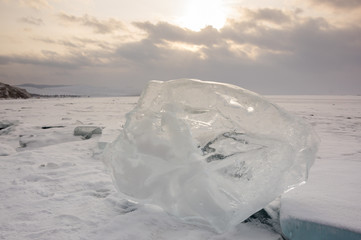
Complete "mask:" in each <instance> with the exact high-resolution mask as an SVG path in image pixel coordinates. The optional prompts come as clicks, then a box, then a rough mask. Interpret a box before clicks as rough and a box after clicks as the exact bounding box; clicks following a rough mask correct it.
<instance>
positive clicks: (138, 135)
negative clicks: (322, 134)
mask: <svg viewBox="0 0 361 240" xmlns="http://www.w3.org/2000/svg"><path fill="white" fill-rule="evenodd" d="M317 146H318V140H317V137H316V136H315V134H314V132H313V130H312V127H311V126H310V125H308V124H307V123H306V122H305V121H304V120H302V119H300V118H298V117H295V116H293V115H291V114H288V113H287V112H286V111H284V110H282V109H280V108H279V107H278V106H276V105H274V104H272V103H270V102H269V101H267V100H266V99H265V98H262V97H261V96H259V95H257V94H255V93H253V92H250V91H247V90H245V89H242V88H239V87H236V86H233V85H227V84H221V83H215V82H203V81H199V80H190V79H180V80H172V81H168V82H160V81H152V82H150V83H149V85H148V87H147V88H146V89H145V91H144V92H143V94H142V96H141V97H140V99H139V101H138V104H137V106H136V107H135V109H134V110H133V111H131V112H130V113H129V114H128V115H127V122H126V124H125V127H124V130H123V131H122V133H121V134H120V136H119V138H118V139H117V140H116V141H115V142H114V143H112V144H111V145H110V146H109V147H108V148H107V149H106V152H105V159H106V160H107V162H108V164H109V166H110V168H111V171H112V175H113V178H114V180H115V184H116V186H117V188H118V189H119V191H120V192H122V193H124V194H125V195H127V196H129V197H131V198H132V199H133V200H135V201H140V202H142V203H151V204H156V205H158V206H160V207H161V208H163V209H164V210H166V211H167V212H169V213H171V214H172V215H174V216H178V217H181V218H183V219H186V220H188V221H191V222H197V223H205V224H210V225H211V226H213V227H214V228H215V229H216V230H217V231H218V232H224V231H227V230H229V229H230V228H232V227H234V226H236V225H238V224H239V223H241V222H242V221H243V220H245V219H247V218H248V217H249V216H251V215H252V214H253V213H255V212H257V211H258V210H260V209H262V208H263V207H265V206H266V205H267V204H269V203H270V202H271V201H273V200H274V199H275V198H277V197H278V196H279V195H281V194H282V193H283V192H285V191H287V190H289V189H291V188H293V187H295V186H297V185H299V184H301V183H303V182H305V180H306V179H307V176H308V171H309V168H310V167H311V165H312V164H313V162H314V159H315V154H316V151H317Z"/></svg>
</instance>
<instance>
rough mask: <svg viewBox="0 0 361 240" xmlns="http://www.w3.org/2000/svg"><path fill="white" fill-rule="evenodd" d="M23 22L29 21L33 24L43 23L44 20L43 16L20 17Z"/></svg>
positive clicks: (28, 22)
mask: <svg viewBox="0 0 361 240" xmlns="http://www.w3.org/2000/svg"><path fill="white" fill-rule="evenodd" d="M20 21H21V22H24V23H27V24H31V25H37V26H40V25H43V24H44V22H43V20H42V19H41V18H35V17H23V18H21V19H20Z"/></svg>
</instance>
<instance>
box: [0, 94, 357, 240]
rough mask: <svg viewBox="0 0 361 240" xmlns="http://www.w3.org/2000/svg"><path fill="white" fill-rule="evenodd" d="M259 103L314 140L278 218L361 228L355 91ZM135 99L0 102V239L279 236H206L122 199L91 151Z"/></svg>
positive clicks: (253, 228)
mask: <svg viewBox="0 0 361 240" xmlns="http://www.w3.org/2000/svg"><path fill="white" fill-rule="evenodd" d="M268 99H270V100H271V101H272V102H274V103H277V104H279V105H280V106H281V107H283V108H285V109H286V110H288V111H290V112H293V113H294V114H296V115H298V116H300V117H302V118H305V119H306V121H308V122H309V123H311V124H312V125H313V126H314V128H315V130H316V132H317V133H318V135H319V137H320V139H321V144H320V150H319V152H318V157H317V160H316V163H315V165H314V166H313V168H311V172H310V177H309V181H308V183H307V184H305V185H303V186H301V187H299V188H297V189H295V190H292V191H290V192H288V193H287V194H284V195H283V196H282V201H281V203H282V206H281V221H282V222H283V224H284V225H287V224H288V223H290V221H289V220H290V219H291V220H294V219H297V220H300V221H306V222H315V223H318V224H322V225H326V226H332V227H337V228H340V229H345V230H347V231H350V232H358V233H361V204H360V202H361V188H360V187H359V184H360V182H361V174H360V171H361V147H360V146H361V97H355V96H342V97H340V96H268ZM136 101H137V98H136V97H122V98H77V99H72V98H64V99H29V100H2V101H0V129H1V130H0V174H1V178H0V239H280V236H279V234H277V233H275V232H273V231H272V230H270V229H268V228H265V227H264V226H257V225H255V224H250V223H247V224H240V225H239V226H238V227H237V228H236V229H234V230H232V231H229V232H226V233H224V234H221V235H220V234H216V233H215V232H214V230H212V229H209V228H207V227H205V226H199V225H192V224H188V223H184V222H182V221H180V220H179V219H177V218H175V217H172V216H169V215H168V214H166V213H165V212H163V211H162V210H161V209H158V208H156V207H154V206H148V205H145V206H144V205H137V204H136V203H132V202H129V201H126V200H124V199H122V198H121V196H120V195H119V194H118V193H117V192H116V190H115V188H114V185H113V183H112V180H111V177H110V174H109V173H108V172H107V170H106V169H105V167H104V164H103V162H102V161H101V160H100V159H99V153H100V152H101V148H103V147H104V145H105V144H106V143H107V142H110V141H113V140H114V139H115V138H116V137H117V136H118V134H119V132H120V129H121V128H122V124H124V122H125V117H124V115H125V113H127V112H128V111H130V110H131V109H132V108H133V107H134V106H135V104H136ZM78 126H96V127H101V128H102V135H94V136H92V137H91V138H90V139H87V140H84V139H83V138H82V137H81V136H73V132H74V129H75V128H76V127H78ZM293 234H297V233H293ZM286 235H287V233H286ZM288 235H289V233H288Z"/></svg>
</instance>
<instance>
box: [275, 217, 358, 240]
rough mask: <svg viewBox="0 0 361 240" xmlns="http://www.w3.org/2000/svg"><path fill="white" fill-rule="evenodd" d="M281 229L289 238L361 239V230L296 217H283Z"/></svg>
mask: <svg viewBox="0 0 361 240" xmlns="http://www.w3.org/2000/svg"><path fill="white" fill-rule="evenodd" d="M281 229H282V232H283V234H284V236H285V237H286V238H287V239H289V240H341V239H345V240H361V232H354V231H352V230H348V229H344V228H339V227H335V226H330V225H325V224H320V223H315V222H311V221H305V220H300V219H294V218H286V219H282V220H281Z"/></svg>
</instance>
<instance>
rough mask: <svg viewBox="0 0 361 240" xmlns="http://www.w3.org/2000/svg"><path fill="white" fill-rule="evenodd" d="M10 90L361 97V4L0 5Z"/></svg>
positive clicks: (54, 1) (71, 0)
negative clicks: (71, 87) (56, 87)
mask: <svg viewBox="0 0 361 240" xmlns="http://www.w3.org/2000/svg"><path fill="white" fill-rule="evenodd" d="M0 29H1V31H0V43H1V44H0V82H5V83H8V84H22V83H37V84H87V85H93V86H106V87H112V88H117V89H121V90H122V91H123V92H125V93H129V94H134V93H139V92H140V91H141V90H142V89H143V87H144V86H145V84H146V83H147V82H148V81H149V80H153V79H157V80H170V79H177V78H197V79H201V80H208V81H220V82H227V83H232V84H236V85H238V86H241V87H244V88H247V89H250V90H252V91H256V92H259V93H261V94H361V0H278V1H270V0H238V1H237V0H224V1H221V0H171V1H170V0H152V1H150V0H132V1H126V0H0Z"/></svg>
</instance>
